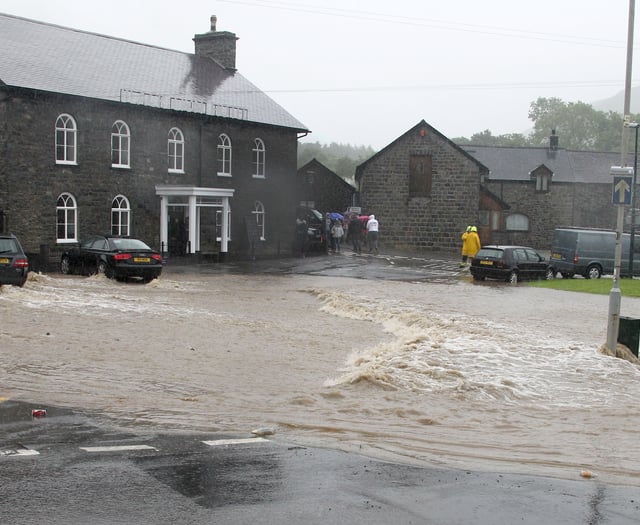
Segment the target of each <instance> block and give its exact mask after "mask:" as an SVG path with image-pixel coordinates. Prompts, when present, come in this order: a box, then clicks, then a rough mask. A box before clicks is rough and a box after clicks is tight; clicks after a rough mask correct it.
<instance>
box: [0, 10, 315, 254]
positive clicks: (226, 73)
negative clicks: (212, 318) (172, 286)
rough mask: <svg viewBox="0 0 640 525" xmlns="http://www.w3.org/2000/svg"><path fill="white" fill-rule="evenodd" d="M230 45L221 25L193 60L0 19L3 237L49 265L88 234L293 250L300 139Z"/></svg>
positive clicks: (166, 248) (186, 248) (168, 249)
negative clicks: (14, 238) (241, 69)
mask: <svg viewBox="0 0 640 525" xmlns="http://www.w3.org/2000/svg"><path fill="white" fill-rule="evenodd" d="M236 41H237V37H236V35H235V34H233V33H230V32H226V31H217V30H216V20H215V17H212V19H211V30H210V31H209V32H207V33H203V34H197V35H195V37H194V42H195V53H194V54H189V53H183V52H178V51H172V50H169V49H163V48H160V47H155V46H150V45H145V44H140V43H135V42H131V41H127V40H122V39H117V38H112V37H109V36H104V35H99V34H94V33H88V32H84V31H79V30H75V29H69V28H64V27H60V26H55V25H51V24H45V23H41V22H37V21H33V20H27V19H23V18H18V17H14V16H8V15H0V47H1V48H2V53H1V54H0V151H1V152H2V153H1V155H0V214H1V215H0V218H1V219H2V220H1V222H0V227H1V228H2V230H5V231H12V232H13V233H15V234H16V235H18V236H19V238H20V240H21V241H22V243H23V244H24V246H25V249H26V250H27V251H28V252H30V253H34V252H35V253H40V254H41V255H42V256H43V257H46V258H47V259H49V255H50V257H51V260H56V259H57V257H58V254H59V252H61V251H62V250H63V249H64V248H65V247H67V246H68V245H69V244H73V243H76V242H77V241H78V240H79V239H82V238H84V237H85V236H88V235H90V234H96V233H111V234H119V235H130V236H132V237H137V238H140V239H142V240H144V241H146V242H147V243H148V244H149V245H151V246H152V247H155V248H157V249H160V250H162V251H163V252H164V253H165V254H168V255H174V254H181V253H185V252H186V253H187V254H216V255H217V254H222V255H223V256H225V255H227V254H231V255H232V256H241V255H242V254H243V253H246V252H247V250H249V249H254V248H255V246H256V245H259V246H260V247H261V249H262V250H263V251H264V252H272V253H278V252H279V251H280V249H281V248H285V247H286V248H287V249H288V247H289V246H290V240H291V237H292V234H293V233H292V224H293V223H294V218H295V207H296V204H297V195H296V194H295V191H294V190H295V181H296V156H297V141H298V136H299V134H304V133H307V132H308V131H307V129H306V128H305V126H304V125H303V124H302V123H300V122H299V121H298V120H297V119H295V118H294V117H293V116H291V115H290V114H289V113H288V112H287V111H285V110H284V109H283V108H282V107H280V106H279V105H278V104H276V103H275V102H274V101H273V100H272V99H270V98H269V97H268V96H267V95H266V94H264V93H263V92H261V91H260V90H259V89H257V88H256V87H255V86H254V85H253V84H251V83H250V82H249V81H248V80H247V79H245V78H244V77H243V76H242V75H241V74H240V73H238V71H237V70H236V53H235V51H236ZM180 232H183V237H182V238H181V235H180Z"/></svg>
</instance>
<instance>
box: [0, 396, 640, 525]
mask: <svg viewBox="0 0 640 525" xmlns="http://www.w3.org/2000/svg"><path fill="white" fill-rule="evenodd" d="M32 408H34V407H32V406H30V405H29V404H28V403H16V402H13V401H10V400H7V401H4V402H2V403H0V427H1V428H2V436H3V437H2V446H1V447H0V465H1V466H0V469H1V470H0V472H1V474H0V487H1V488H0V494H1V497H0V516H1V517H2V519H1V521H2V523H7V524H13V525H23V524H24V525H27V524H38V525H41V524H51V525H58V524H59V525H62V524H64V525H69V524H164V523H175V524H182V523H184V524H205V523H207V524H210V523H232V524H246V523H260V524H298V523H305V524H345V523H354V524H360V523H367V524H369V525H371V524H381V525H382V524H385V525H388V524H389V523H394V524H470V523H473V524H475V525H483V524H498V523H504V524H514V523H525V524H527V523H531V524H534V523H535V524H540V523H549V524H576V523H585V524H590V525H596V524H600V523H602V524H604V523H615V524H627V523H629V524H631V523H634V524H635V523H638V521H639V520H640V500H639V499H638V492H637V488H634V487H622V486H607V485H604V484H601V483H599V482H598V481H597V480H596V479H582V480H575V481H567V480H559V479H551V478H542V477H533V476H522V475H513V474H500V473H481V472H471V471H458V470H451V469H446V470H445V469H438V468H417V467H412V466H406V465H398V464H393V463H385V462H380V461H375V460H372V459H368V458H364V457H360V456H358V455H355V454H347V453H344V452H339V451H334V450H324V449H309V448H304V447H299V446H287V445H285V444H282V443H276V442H274V441H270V440H269V437H268V436H266V438H260V437H256V436H253V435H245V436H228V435H210V434H207V435H204V434H195V433H189V432H184V433H180V434H170V435H165V434H156V433H149V432H145V431H144V429H140V430H139V431H136V432H131V430H124V429H122V428H118V427H117V426H116V425H115V424H114V423H113V422H110V421H108V420H106V419H103V418H100V417H98V416H94V415H91V414H85V413H81V412H75V411H71V410H66V409H65V410H62V409H56V408H55V407H49V408H48V409H47V414H46V416H45V417H42V418H32V417H31V410H32Z"/></svg>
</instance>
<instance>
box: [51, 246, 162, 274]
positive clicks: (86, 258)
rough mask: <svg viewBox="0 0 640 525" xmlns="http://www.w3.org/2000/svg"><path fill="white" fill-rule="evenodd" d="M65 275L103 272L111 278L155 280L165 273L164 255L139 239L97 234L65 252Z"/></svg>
mask: <svg viewBox="0 0 640 525" xmlns="http://www.w3.org/2000/svg"><path fill="white" fill-rule="evenodd" d="M60 270H61V271H62V273H64V274H70V273H79V274H83V275H93V274H96V273H104V274H105V276H106V277H108V278H109V279H116V280H118V281H125V280H127V279H129V278H137V279H142V280H143V281H144V282H145V283H148V282H149V281H152V280H153V279H155V278H157V277H159V276H160V274H161V273H162V255H161V254H160V253H158V252H156V251H154V250H152V249H151V248H149V246H147V245H146V244H145V243H144V242H142V241H141V240H138V239H131V238H129V237H116V236H109V235H106V236H105V235H95V236H93V237H89V238H88V239H86V240H84V241H82V242H81V243H80V244H79V245H78V247H76V248H72V249H71V250H68V251H66V252H64V253H63V254H62V258H61V259H60Z"/></svg>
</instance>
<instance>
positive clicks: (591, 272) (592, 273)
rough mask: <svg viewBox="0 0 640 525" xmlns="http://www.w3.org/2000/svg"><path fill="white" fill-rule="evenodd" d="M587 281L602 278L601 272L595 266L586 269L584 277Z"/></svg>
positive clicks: (598, 267)
mask: <svg viewBox="0 0 640 525" xmlns="http://www.w3.org/2000/svg"><path fill="white" fill-rule="evenodd" d="M584 276H585V277H586V278H587V279H600V277H602V270H601V269H600V266H598V265H597V264H592V265H590V266H589V267H588V268H587V273H585V275H584Z"/></svg>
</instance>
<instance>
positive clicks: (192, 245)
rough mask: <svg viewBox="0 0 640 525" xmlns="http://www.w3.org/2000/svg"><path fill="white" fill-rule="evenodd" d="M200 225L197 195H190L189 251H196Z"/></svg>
mask: <svg viewBox="0 0 640 525" xmlns="http://www.w3.org/2000/svg"><path fill="white" fill-rule="evenodd" d="M199 227H200V225H199V224H198V216H197V213H196V196H195V195H190V196H189V253H196V249H197V248H198V244H197V240H198V239H197V236H196V233H197V231H198V228H199Z"/></svg>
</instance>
